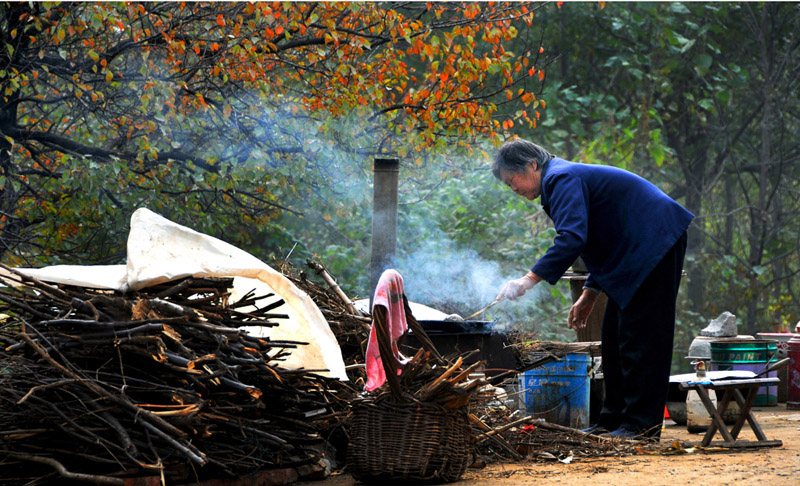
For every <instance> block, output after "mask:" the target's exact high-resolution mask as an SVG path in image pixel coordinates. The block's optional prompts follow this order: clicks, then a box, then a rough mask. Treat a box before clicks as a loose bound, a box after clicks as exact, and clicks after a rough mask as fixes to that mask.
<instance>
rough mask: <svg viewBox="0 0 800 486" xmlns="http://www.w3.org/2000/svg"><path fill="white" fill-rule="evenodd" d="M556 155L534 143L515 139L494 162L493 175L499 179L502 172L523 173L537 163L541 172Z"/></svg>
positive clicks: (510, 141) (496, 155)
mask: <svg viewBox="0 0 800 486" xmlns="http://www.w3.org/2000/svg"><path fill="white" fill-rule="evenodd" d="M554 157H555V155H553V154H551V153H550V152H548V151H547V150H545V149H543V148H542V147H540V146H538V145H536V144H535V143H533V142H529V141H527V140H523V139H521V138H515V139H513V140H509V141H507V142H506V143H504V144H503V145H502V146H501V147H500V150H498V151H497V154H495V156H494V161H493V162H492V174H494V176H495V177H496V178H498V179H501V180H502V178H501V177H500V171H501V170H502V171H504V172H511V173H516V174H519V173H523V172H525V171H526V170H527V169H528V166H529V165H530V164H532V163H533V162H536V165H537V170H541V169H542V168H543V167H544V166H545V165H547V163H548V162H550V160H551V159H553V158H554Z"/></svg>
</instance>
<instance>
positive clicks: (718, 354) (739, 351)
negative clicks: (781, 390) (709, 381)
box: [711, 339, 778, 407]
mask: <svg viewBox="0 0 800 486" xmlns="http://www.w3.org/2000/svg"><path fill="white" fill-rule="evenodd" d="M777 352H778V343H777V342H776V341H770V340H765V339H756V340H750V341H711V370H712V371H730V370H744V371H752V372H754V373H756V374H758V373H761V372H763V371H764V370H765V369H767V367H768V366H769V365H771V364H773V363H775V362H776V361H777V360H778V358H777ZM777 376H778V372H777V371H771V372H769V373H768V374H767V375H765V376H764V377H777ZM777 404H778V387H777V385H774V386H762V387H760V388H759V389H758V394H757V395H756V400H755V402H754V403H753V405H755V406H756V407H766V406H772V405H777Z"/></svg>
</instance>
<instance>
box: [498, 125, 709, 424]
mask: <svg viewBox="0 0 800 486" xmlns="http://www.w3.org/2000/svg"><path fill="white" fill-rule="evenodd" d="M492 171H493V173H494V175H495V177H497V178H498V179H499V180H501V181H503V183H504V184H506V185H507V186H508V187H510V188H511V190H513V191H514V192H516V193H517V194H519V195H520V196H522V197H524V198H526V199H528V200H531V201H533V200H534V199H536V198H537V197H539V196H541V203H542V207H543V209H544V211H545V213H547V215H548V216H549V217H550V219H551V220H552V221H553V224H554V226H555V229H556V232H557V233H558V235H557V236H556V237H555V239H554V240H553V245H552V246H551V247H550V248H549V249H548V250H547V251H546V252H545V254H544V255H543V256H542V257H541V258H540V259H539V261H537V262H536V264H535V265H534V266H533V267H532V268H531V270H530V271H529V272H528V273H527V274H526V275H525V276H523V277H521V278H518V279H516V280H511V281H509V282H508V283H506V284H505V286H504V287H503V289H502V291H501V292H500V294H499V295H498V299H504V298H505V299H512V300H513V299H516V298H517V297H520V296H522V295H523V294H524V293H525V292H526V291H528V290H530V289H531V288H533V286H534V285H536V284H537V283H539V282H540V281H542V280H546V281H547V282H549V283H550V284H555V283H556V282H557V281H558V279H559V278H560V277H561V276H562V275H563V274H564V272H565V271H566V270H567V268H568V267H569V266H570V265H571V264H572V263H573V262H574V261H575V259H576V258H577V257H578V256H580V257H582V258H583V261H584V263H585V264H586V268H587V269H588V270H589V276H588V278H587V280H586V284H585V286H584V289H583V293H582V294H581V296H580V297H579V298H578V300H577V301H576V302H575V303H574V304H573V305H572V307H571V308H570V311H569V316H568V323H567V325H568V326H569V328H570V329H576V328H583V327H585V326H586V320H587V318H588V317H589V314H590V313H591V312H592V308H593V306H594V303H595V300H596V299H597V295H598V293H599V292H605V293H606V294H607V295H608V304H607V306H606V312H605V316H604V318H603V330H602V355H603V376H604V381H605V387H606V394H605V401H604V403H603V410H602V412H601V413H600V416H599V418H598V423H597V424H596V425H594V426H592V427H590V428H589V429H586V431H587V432H591V433H594V434H603V433H604V434H606V435H607V436H611V437H618V438H636V439H642V438H654V439H656V440H657V439H658V438H659V437H660V434H661V424H662V421H663V417H664V404H665V403H666V397H667V387H668V383H669V372H670V364H671V360H672V340H673V335H674V330H675V305H676V299H677V295H678V286H679V284H680V279H681V271H682V269H683V257H684V253H685V251H686V229H687V228H688V226H689V224H690V223H691V221H692V219H693V218H694V216H693V215H692V214H691V213H690V212H689V211H687V210H686V209H684V208H683V207H682V206H681V205H680V204H678V203H677V202H675V201H674V200H672V199H671V198H670V197H669V196H667V195H666V194H664V192H662V191H661V190H660V189H658V188H657V187H656V186H654V185H653V184H651V183H650V182H648V181H646V180H645V179H643V178H641V177H639V176H637V175H634V174H632V173H630V172H627V171H625V170H622V169H618V168H615V167H609V166H603V165H589V164H579V163H573V162H568V161H566V160H563V159H560V158H558V157H555V156H553V155H552V154H550V153H548V152H547V151H546V150H544V149H543V148H541V147H539V146H538V145H536V144H534V143H531V142H528V141H525V140H521V139H515V140H511V141H509V142H507V143H505V144H504V145H503V146H502V147H501V148H500V150H499V151H498V153H497V155H496V156H495V159H494V163H493V165H492Z"/></svg>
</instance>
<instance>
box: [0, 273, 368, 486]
mask: <svg viewBox="0 0 800 486" xmlns="http://www.w3.org/2000/svg"><path fill="white" fill-rule="evenodd" d="M6 270H8V271H11V272H12V273H14V274H15V278H13V279H8V280H13V282H11V281H5V282H0V284H3V285H10V284H12V283H13V284H14V285H16V287H11V286H9V287H5V288H3V287H0V483H2V484H9V485H11V484H27V483H28V482H29V481H30V480H31V479H33V478H40V481H46V480H47V478H49V479H51V480H52V482H53V483H54V484H57V483H59V482H60V481H62V482H63V479H64V478H67V479H76V480H79V481H83V482H92V483H96V484H122V482H123V480H122V479H121V478H123V477H126V476H143V475H155V476H159V475H160V476H162V478H164V480H165V481H166V482H167V483H173V484H175V483H179V482H181V481H194V480H198V479H202V478H206V477H236V476H241V475H243V474H246V473H248V472H252V471H255V470H264V469H272V468H287V467H295V468H297V467H301V466H310V465H313V466H315V467H316V466H319V465H320V464H321V459H322V456H323V451H324V449H325V445H326V443H325V438H326V436H327V435H328V434H330V433H332V431H333V430H334V429H335V428H337V427H340V426H342V424H343V422H344V420H345V416H346V414H347V407H348V404H349V400H350V399H351V398H352V397H353V396H354V394H355V392H354V390H353V389H352V388H350V387H349V386H348V385H347V384H346V383H342V382H340V381H338V380H335V379H329V378H325V377H322V376H319V375H317V374H314V373H311V372H305V371H289V370H286V369H282V368H281V367H280V365H281V360H282V358H283V357H285V356H286V355H287V353H290V352H291V350H292V349H293V348H295V347H297V346H302V345H303V343H300V342H292V341H271V340H269V339H266V338H256V337H253V336H251V335H248V334H247V333H245V332H244V331H241V330H239V329H238V327H239V326H277V325H280V322H281V321H282V320H285V319H286V318H287V316H286V315H285V314H281V312H280V311H281V305H282V304H283V301H282V300H281V299H280V298H278V297H275V296H256V295H252V293H251V294H250V295H247V296H245V297H244V298H243V299H241V300H240V301H238V302H233V303H230V302H228V296H229V288H230V285H231V280H230V279H218V278H188V279H183V280H180V281H173V282H168V283H165V284H160V285H156V286H152V287H148V288H145V289H142V290H141V291H138V292H131V293H128V294H125V295H119V294H115V293H113V292H109V291H101V290H93V289H86V288H77V287H70V286H64V285H50V284H46V283H43V282H39V281H37V280H35V279H32V278H28V277H25V276H22V275H21V274H17V273H16V272H14V271H13V270H11V269H9V268H7V267H6ZM270 297H272V300H270V302H271V303H270V304H269V305H266V306H264V307H262V308H260V309H258V310H256V311H252V310H248V311H246V312H245V311H244V309H246V308H248V306H250V305H251V304H252V303H253V302H255V301H256V300H260V299H261V298H268V299H269V298H270ZM43 465H44V466H43ZM41 478H45V479H44V480H42V479H41ZM37 484H41V483H37Z"/></svg>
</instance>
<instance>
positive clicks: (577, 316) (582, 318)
mask: <svg viewBox="0 0 800 486" xmlns="http://www.w3.org/2000/svg"><path fill="white" fill-rule="evenodd" d="M598 295H599V294H598V293H597V292H595V291H593V290H589V289H586V288H584V289H583V293H582V294H581V296H580V297H579V298H578V300H577V301H576V302H575V303H574V304H572V307H570V309H569V316H568V317H567V327H569V328H570V329H583V328H584V327H586V322H587V321H588V320H589V314H591V313H592V309H593V308H594V303H595V302H596V301H597V296H598Z"/></svg>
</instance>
